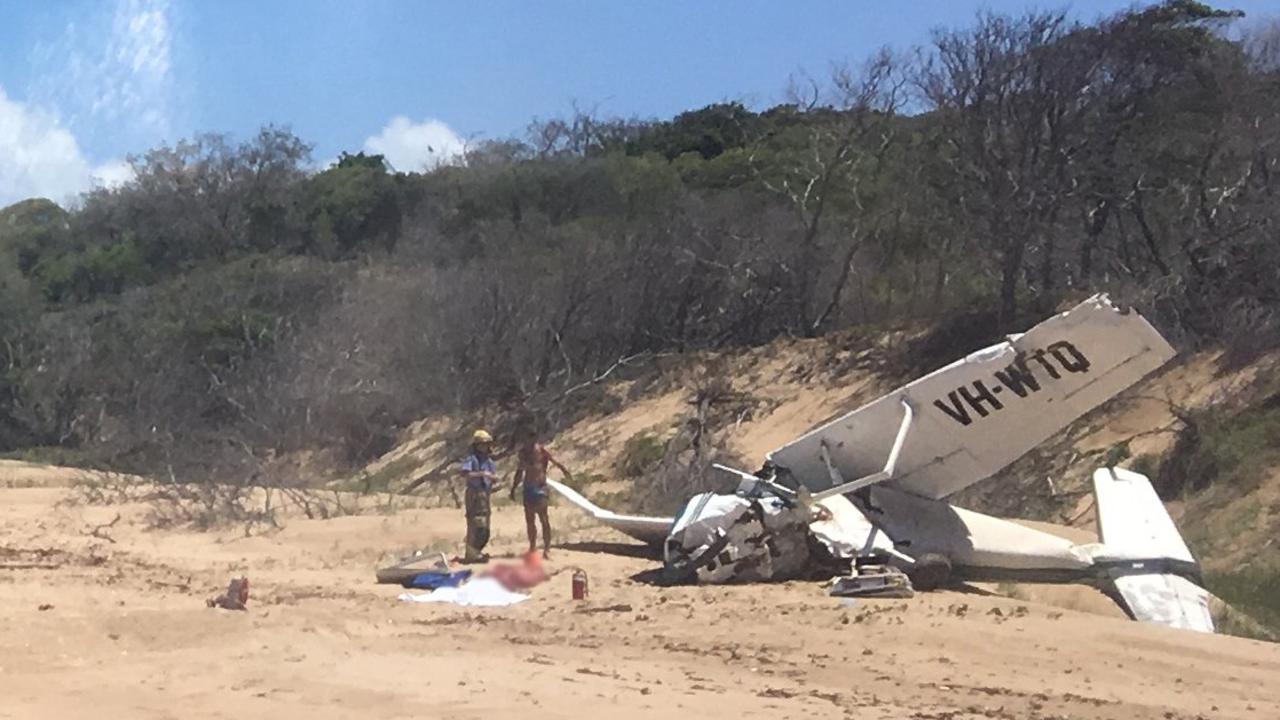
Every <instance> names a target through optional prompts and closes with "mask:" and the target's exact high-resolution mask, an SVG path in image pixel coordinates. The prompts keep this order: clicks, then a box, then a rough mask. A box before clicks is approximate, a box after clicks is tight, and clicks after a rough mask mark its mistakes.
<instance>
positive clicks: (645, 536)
mask: <svg viewBox="0 0 1280 720" xmlns="http://www.w3.org/2000/svg"><path fill="white" fill-rule="evenodd" d="M547 484H548V485H550V486H551V489H553V490H555V491H556V492H558V493H560V495H561V497H563V498H564V499H565V500H568V501H569V502H570V503H572V504H573V505H576V506H577V507H578V509H580V510H582V511H583V512H585V513H587V514H588V515H590V516H591V517H593V518H595V519H596V520H599V521H600V522H601V523H603V524H605V525H608V526H609V527H611V528H613V529H614V530H617V531H618V532H620V533H622V534H624V535H629V536H631V537H633V538H635V539H636V540H639V541H640V542H643V543H647V544H649V545H656V546H660V545H662V542H663V541H664V540H666V539H667V533H668V532H669V531H670V530H671V524H672V523H673V522H674V521H675V519H674V518H657V517H644V516H641V515H619V514H618V513H616V512H612V511H610V510H605V509H604V508H602V507H600V506H598V505H596V504H595V503H593V502H591V501H590V500H588V499H586V498H585V497H583V496H582V493H579V492H578V491H577V490H574V489H573V488H571V487H569V486H568V485H565V484H564V483H561V482H556V481H555V480H552V479H551V478H547Z"/></svg>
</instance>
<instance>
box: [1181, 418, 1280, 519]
mask: <svg viewBox="0 0 1280 720" xmlns="http://www.w3.org/2000/svg"><path fill="white" fill-rule="evenodd" d="M1277 465H1280V394H1275V395H1271V396H1269V397H1267V398H1265V399H1264V400H1262V401H1261V402H1258V403H1256V404H1254V405H1253V406H1251V407H1248V408H1246V409H1244V410H1242V411H1228V410H1221V409H1211V410H1207V411H1204V412H1202V413H1199V414H1197V415H1196V416H1193V417H1192V418H1190V424H1189V425H1188V426H1187V428H1186V429H1185V430H1184V431H1183V432H1182V433H1181V434H1180V435H1179V437H1178V441H1177V442H1176V443H1175V445H1174V449H1173V452H1172V453H1171V455H1170V457H1169V458H1168V460H1166V461H1165V463H1164V464H1163V465H1162V466H1161V468H1160V473H1159V482H1158V483H1157V489H1158V490H1160V491H1161V495H1162V497H1165V498H1166V499H1169V498H1172V497H1176V496H1177V495H1179V494H1183V493H1187V492H1195V491H1198V490H1204V489H1206V488H1208V487H1210V486H1212V485H1215V484H1223V485H1227V486H1230V487H1232V488H1233V489H1234V490H1235V491H1236V492H1247V491H1248V490H1250V489H1252V488H1253V487H1255V485H1256V483H1257V482H1258V480H1259V479H1260V478H1261V477H1262V475H1263V473H1264V472H1266V470H1267V469H1268V468H1272V467H1275V466H1277Z"/></svg>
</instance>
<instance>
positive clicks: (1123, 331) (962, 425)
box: [769, 295, 1174, 499]
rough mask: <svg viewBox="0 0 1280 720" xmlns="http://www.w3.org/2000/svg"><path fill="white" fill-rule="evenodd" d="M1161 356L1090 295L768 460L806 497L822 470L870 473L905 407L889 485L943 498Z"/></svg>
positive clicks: (823, 483)
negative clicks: (802, 488) (906, 426)
mask: <svg viewBox="0 0 1280 720" xmlns="http://www.w3.org/2000/svg"><path fill="white" fill-rule="evenodd" d="M1173 356H1174V350H1173V348H1172V347H1170V346H1169V343H1167V342H1165V340H1164V338H1163V337H1161V336H1160V333H1158V332H1156V330H1155V328H1153V327H1151V325H1150V324H1149V323H1147V321H1146V320H1145V319H1143V318H1142V316H1140V315H1138V314H1137V313H1135V312H1132V311H1122V310H1119V309H1117V308H1116V307H1115V306H1114V305H1112V304H1111V302H1110V301H1109V300H1108V299H1107V297H1106V296H1105V295H1096V296H1094V297H1092V298H1090V299H1088V300H1086V301H1084V302H1083V303H1080V304H1079V305H1077V306H1076V307H1074V308H1072V309H1071V310H1069V311H1067V312H1065V313H1061V314H1059V315H1055V316H1054V317H1051V318H1049V319H1047V320H1045V321H1043V322H1041V323H1040V324H1038V325H1036V326H1035V327H1033V328H1031V329H1030V330H1028V331H1027V332H1026V333H1024V334H1022V335H1018V336H1013V337H1011V338H1010V339H1009V341H1007V342H1002V343H1000V344H998V345H992V346H991V347H988V348H985V349H983V350H979V351H977V352H975V353H973V354H971V355H969V356H968V357H966V358H964V359H962V360H958V361H956V362H954V363H952V364H950V365H948V366H946V367H944V368H942V369H940V370H937V371H934V372H932V373H930V374H928V375H926V376H924V377H922V378H920V379H918V380H915V381H913V382H911V383H909V384H907V385H904V386H903V387H901V388H898V389H897V390H894V391H893V392H891V393H889V394H887V395H885V396H883V397H881V398H879V399H877V400H874V401H872V402H871V403H868V404H867V405H864V406H862V407H861V408H858V409H857V410H854V411H853V412H851V413H849V414H847V415H844V416H842V417H840V418H837V419H836V420H833V421H832V422H830V423H828V424H826V425H824V426H822V427H819V428H818V429H816V430H813V431H811V432H809V433H808V434H806V435H804V436H802V437H800V438H798V439H796V440H794V441H792V442H791V443H788V444H787V445H784V446H782V447H780V448H778V449H777V450H774V451H773V452H772V453H770V454H769V459H770V460H771V461H772V462H773V463H774V464H775V465H776V466H778V467H779V468H781V469H782V470H784V471H786V472H789V473H790V474H791V476H792V477H793V478H794V479H795V480H796V481H797V482H799V483H801V484H803V485H805V486H806V487H808V488H809V489H810V490H813V491H815V492H820V491H821V490H824V489H827V488H829V487H832V486H833V485H835V484H837V483H836V481H835V479H834V478H833V475H834V476H838V477H839V478H842V479H843V480H844V481H845V482H850V481H854V480H856V479H858V478H864V477H867V476H871V475H874V474H876V473H877V472H880V471H882V469H883V468H885V467H886V461H887V460H889V459H890V457H891V450H892V449H893V448H894V446H895V440H896V439H897V436H898V434H899V428H900V425H901V424H902V423H903V403H904V402H905V403H906V404H907V405H909V406H910V408H911V411H912V412H913V415H914V417H913V418H910V419H909V421H908V422H909V423H910V427H909V429H908V430H907V432H906V435H905V439H904V441H903V442H902V443H900V444H899V446H900V453H899V454H898V455H897V456H896V458H895V460H896V462H891V463H889V466H891V467H893V468H894V469H893V472H892V473H891V477H892V480H893V481H894V482H895V484H896V485H897V486H898V487H900V488H902V489H904V490H906V491H908V492H911V493H914V494H916V495H921V496H924V497H928V498H935V499H937V498H943V497H946V496H948V495H951V494H952V493H955V492H958V491H960V490H963V489H964V488H966V487H969V486H970V485H972V484H974V483H976V482H978V481H980V480H983V479H985V478H987V477H989V476H991V475H992V474H994V473H996V472H998V471H999V470H1001V469H1002V468H1004V467H1005V466H1007V465H1009V464H1010V463H1012V462H1013V461H1014V460H1017V459H1018V458H1019V457H1021V456H1022V455H1024V454H1025V453H1026V452H1028V451H1029V450H1031V449H1032V448H1034V447H1035V446H1037V445H1039V444H1040V443H1042V442H1044V441H1045V440H1047V439H1048V438H1049V437H1050V436H1052V435H1053V434H1054V433H1056V432H1057V431H1059V430H1061V429H1062V428H1063V427H1066V426H1067V425H1068V424H1070V423H1071V422H1073V421H1074V420H1076V419H1077V418H1079V417H1080V416H1081V415H1084V414H1085V413H1086V412H1088V411H1090V410H1092V409H1093V408H1095V407H1097V406H1098V405H1101V404H1102V403H1103V402H1105V401H1107V400H1108V399H1110V398H1111V397H1113V396H1115V395H1116V394H1118V393H1120V392H1121V391H1123V390H1125V389H1126V388H1128V387H1129V386H1131V385H1133V384H1134V383H1136V382H1138V381H1139V380H1141V379H1142V378H1143V377H1145V376H1146V375H1148V374H1149V373H1151V372H1152V371H1153V370H1155V369H1157V368H1159V367H1160V366H1161V365H1164V364H1165V363H1166V362H1168V361H1169V359H1170V358H1172V357H1173ZM824 455H825V456H826V457H824ZM828 459H829V460H830V466H831V467H830V468H829V467H828V464H827V460H828ZM832 468H833V469H834V470H835V471H836V472H835V473H832V472H831V469H832ZM885 479H889V478H871V479H870V480H871V481H873V482H880V481H883V480H885Z"/></svg>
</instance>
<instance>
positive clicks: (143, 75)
mask: <svg viewBox="0 0 1280 720" xmlns="http://www.w3.org/2000/svg"><path fill="white" fill-rule="evenodd" d="M90 7H93V6H90ZM170 14H171V8H170V3H169V0H115V2H113V3H111V5H110V6H97V8H96V11H94V12H90V13H87V14H85V15H84V16H82V17H80V18H79V19H78V21H71V22H68V23H67V25H66V27H65V28H64V30H63V32H62V35H61V37H60V38H58V39H57V40H55V41H54V42H50V43H40V44H38V45H37V46H36V47H35V49H34V50H33V52H32V54H31V66H32V82H31V88H30V90H31V98H32V99H33V100H34V101H35V102H37V103H39V104H40V105H43V106H45V107H56V108H58V109H59V110H60V112H61V113H62V115H63V116H64V118H65V122H66V125H67V127H69V128H70V129H72V130H73V131H74V132H75V133H76V134H77V136H79V137H80V138H81V139H82V140H96V139H98V138H100V137H101V138H107V137H109V138H112V139H114V140H119V139H121V138H123V139H125V140H126V141H128V142H129V143H130V144H141V145H150V144H152V143H154V142H156V141H157V140H163V139H166V137H167V136H168V135H169V133H170V132H171V129H172V118H171V114H172V113H171V110H172V106H173V94H174V83H173V72H172V66H173V60H172V58H173V31H172V23H171V21H170Z"/></svg>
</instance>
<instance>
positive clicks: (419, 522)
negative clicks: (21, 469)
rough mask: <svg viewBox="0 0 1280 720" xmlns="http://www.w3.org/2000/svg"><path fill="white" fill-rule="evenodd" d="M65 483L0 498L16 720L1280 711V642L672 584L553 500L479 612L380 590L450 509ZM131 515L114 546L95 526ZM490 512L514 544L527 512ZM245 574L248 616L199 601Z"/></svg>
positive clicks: (1072, 617)
mask: <svg viewBox="0 0 1280 720" xmlns="http://www.w3.org/2000/svg"><path fill="white" fill-rule="evenodd" d="M64 493H65V491H63V490H58V489H21V490H3V491H0V566H3V567H5V569H3V570H0V607H3V608H4V611H3V613H0V697H3V698H4V700H3V702H0V718H54V717H57V718H82V717H83V718H88V717H92V718H104V717H111V718H114V717H120V718H125V717H127V718H179V717H181V718H239V719H243V718H257V717H272V718H284V717H299V716H303V715H305V716H307V717H310V718H347V717H353V718H354V717H360V718H399V717H406V718H407V717H452V718H469V717H476V718H479V717H484V718H495V717H496V718H502V717H528V716H533V717H550V718H555V717H563V718H570V717H575V718H576V717H584V716H585V717H590V716H595V715H601V714H607V716H608V717H610V718H615V719H622V718H633V717H636V718H638V717H657V716H662V717H671V716H673V715H676V714H688V715H689V716H692V717H699V716H701V717H726V716H732V717H742V718H790V717H815V716H816V717H841V716H842V717H858V718H863V717H868V718H957V719H958V718H978V717H997V718H1062V717H1071V718H1116V719H1119V718H1181V719H1186V720H1190V719H1191V718H1200V717H1204V718H1258V719H1259V720H1264V719H1265V720H1271V719H1273V718H1276V717H1280V685H1277V683H1276V682H1275V680H1276V678H1277V677H1280V645H1272V644H1266V643H1260V642H1254V641H1248V640H1242V639H1237V638H1229V637H1221V636H1203V635H1198V634H1193V633H1189V632H1181V631H1175V630H1170V629H1166V628H1161V627H1153V626H1149V625H1140V624H1137V623H1132V622H1129V621H1127V620H1123V619H1117V618H1111V617H1101V616H1098V615H1092V614H1084V613H1080V612H1075V611H1071V610H1063V609H1060V608H1055V607H1052V606H1048V605H1042V604H1038V603H1035V602H1031V601H1018V600H1011V599H1007V598H1000V597H992V596H987V595H983V594H979V593H976V592H975V593H962V592H941V593H932V594H926V595H921V596H917V597H916V598H915V599H913V600H906V601H889V600H885V601H858V602H856V603H853V604H852V605H845V604H842V603H841V602H840V601H838V600H836V599H833V598H830V597H828V596H826V595H825V593H824V590H823V588H822V587H820V585H818V584H816V583H788V584H781V585H772V586H737V587H712V588H693V587H680V588H660V587H656V586H653V585H651V584H648V583H647V582H646V581H645V580H646V575H647V573H648V572H649V571H651V570H652V569H653V568H654V567H656V563H655V562H653V561H651V560H647V559H644V558H643V557H634V556H627V555H617V554H607V553H603V552H600V550H601V549H621V547H620V546H615V545H612V543H621V542H623V539H622V538H621V537H618V536H613V535H611V534H610V533H609V531H606V530H603V529H599V528H593V527H589V526H584V525H583V523H582V522H581V521H579V520H577V519H573V518H572V516H571V515H570V514H569V511H568V510H566V509H562V508H557V509H556V511H555V512H556V518H557V519H558V520H560V524H561V525H562V526H566V527H569V528H574V529H572V530H570V531H569V533H568V535H569V536H568V537H566V538H565V539H566V540H568V541H570V542H569V546H568V547H567V548H561V549H559V551H558V553H557V556H556V557H555V558H554V559H553V562H552V569H553V570H558V571H560V572H559V574H557V575H555V576H554V577H552V579H551V580H550V582H548V583H547V584H545V585H543V586H540V587H538V588H536V589H535V590H534V594H533V598H532V599H531V600H530V601H529V602H527V603H524V604H522V605H519V606H516V607H513V608H508V609H502V610H487V611H478V610H466V609H459V608H452V607H439V606H421V605H410V604H407V603H400V602H398V601H397V600H396V599H395V597H396V595H397V593H398V592H399V589H398V588H395V587H391V586H378V585H375V584H373V570H374V568H375V567H376V565H377V563H378V560H379V558H380V556H382V555H384V554H385V553H386V552H388V551H391V550H395V549H398V548H406V547H413V546H422V545H435V546H439V547H441V548H448V549H456V545H457V540H458V538H459V537H460V535H461V532H462V523H461V518H460V517H459V513H458V512H457V511H455V510H438V509H429V510H407V511H402V512H399V513H396V514H394V515H387V516H378V515H369V516H358V517H343V518H336V519H332V520H306V519H292V520H291V521H290V522H289V523H288V525H287V526H286V527H285V528H284V529H283V530H279V531H276V532H274V533H270V534H263V535H252V536H249V537H246V536H245V533H244V532H243V529H242V528H229V529H227V530H225V531H222V532H212V533H191V532H173V531H147V530H145V529H144V528H143V527H142V525H141V522H140V521H141V517H142V515H143V508H140V507H137V506H116V507H94V508H85V507H79V506H66V505H58V504H56V503H57V501H58V500H59V499H61V498H62V497H63V496H64ZM116 513H120V514H121V516H122V519H121V521H120V522H118V523H117V524H116V525H115V526H114V527H112V528H111V529H110V530H109V531H106V532H104V533H101V534H104V535H106V536H108V537H111V538H112V539H114V540H115V542H114V543H112V542H109V541H107V540H105V539H102V538H95V537H91V536H89V535H87V534H86V532H87V530H88V529H89V528H91V527H93V526H95V525H97V524H101V523H103V522H106V521H108V520H110V519H111V518H112V517H113V516H114V515H115V514H116ZM495 522H496V529H497V540H496V541H495V544H496V546H497V547H496V549H497V550H499V551H505V552H511V553H514V552H516V551H518V550H519V549H520V545H521V542H522V541H521V539H520V536H521V535H522V526H521V520H520V518H519V517H518V515H517V513H516V512H514V511H513V510H511V509H503V510H500V511H499V513H498V515H497V516H496V517H495ZM574 526H576V528H575V527H574ZM23 565H27V566H37V565H38V566H41V567H26V568H24V569H18V568H19V567H20V566H23ZM54 566H56V567H54ZM570 567H582V568H583V569H585V570H586V571H587V573H588V574H589V577H590V581H591V597H590V599H589V600H588V601H587V602H585V603H575V602H574V601H572V600H571V599H570V587H569V583H570V581H569V573H567V572H564V570H565V569H567V568H570ZM240 573H244V574H246V575H247V576H248V577H249V578H250V582H251V588H252V598H251V600H250V610H249V611H248V612H243V613H240V612H231V611H223V610H211V609H207V608H205V606H204V600H205V598H206V597H209V596H212V595H214V594H215V593H216V592H218V591H219V590H221V589H223V588H224V587H225V584H226V582H227V580H228V578H230V577H231V576H232V575H236V574H240Z"/></svg>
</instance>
